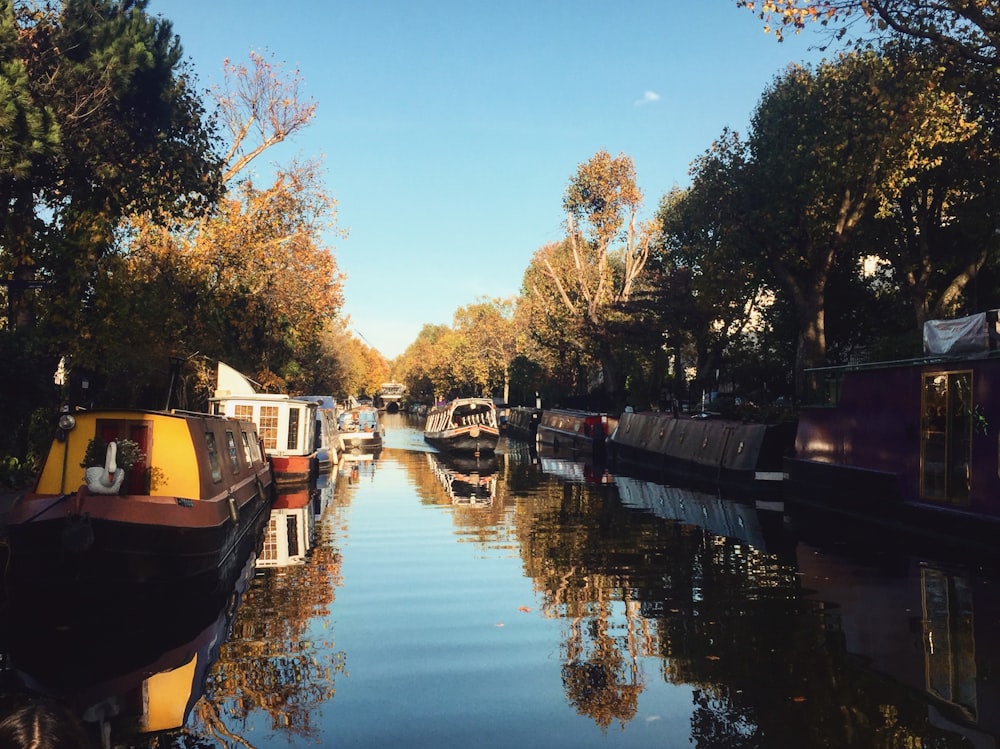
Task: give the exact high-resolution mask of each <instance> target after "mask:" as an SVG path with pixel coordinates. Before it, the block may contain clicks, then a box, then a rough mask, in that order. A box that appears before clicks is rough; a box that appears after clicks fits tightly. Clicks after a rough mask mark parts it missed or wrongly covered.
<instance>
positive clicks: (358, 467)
mask: <svg viewBox="0 0 1000 749" xmlns="http://www.w3.org/2000/svg"><path fill="white" fill-rule="evenodd" d="M377 465H378V461H377V460H376V456H375V455H374V454H372V453H344V455H343V457H342V458H341V460H340V466H339V467H338V468H337V473H338V475H339V477H340V478H343V479H344V480H345V481H347V483H348V484H357V483H359V482H360V481H361V480H362V479H368V480H369V481H370V480H373V479H374V478H375V468H376V467H377Z"/></svg>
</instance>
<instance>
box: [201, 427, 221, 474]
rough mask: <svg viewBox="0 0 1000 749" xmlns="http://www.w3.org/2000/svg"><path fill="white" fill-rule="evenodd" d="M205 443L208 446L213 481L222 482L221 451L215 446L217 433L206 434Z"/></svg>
mask: <svg viewBox="0 0 1000 749" xmlns="http://www.w3.org/2000/svg"><path fill="white" fill-rule="evenodd" d="M205 442H206V444H207V445H208V463H209V466H210V467H211V469H212V481H214V482H215V483H219V482H220V481H222V465H221V464H220V463H219V449H218V447H217V446H216V444H215V433H214V432H205Z"/></svg>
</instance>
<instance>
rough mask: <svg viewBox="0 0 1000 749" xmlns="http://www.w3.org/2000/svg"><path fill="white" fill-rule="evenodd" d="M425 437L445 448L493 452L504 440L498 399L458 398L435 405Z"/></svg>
mask: <svg viewBox="0 0 1000 749" xmlns="http://www.w3.org/2000/svg"><path fill="white" fill-rule="evenodd" d="M424 440H425V441H426V442H427V443H428V444H430V445H433V446H434V447H436V448H437V449H438V450H441V451H443V452H452V453H473V454H478V453H491V452H493V451H494V450H496V446H497V443H498V442H499V441H500V426H499V424H498V422H497V407H496V403H494V402H493V399H492V398H456V399H455V400H453V401H451V402H449V403H447V404H446V405H444V406H437V407H435V408H432V409H431V410H430V411H429V412H428V414H427V421H426V422H425V424H424Z"/></svg>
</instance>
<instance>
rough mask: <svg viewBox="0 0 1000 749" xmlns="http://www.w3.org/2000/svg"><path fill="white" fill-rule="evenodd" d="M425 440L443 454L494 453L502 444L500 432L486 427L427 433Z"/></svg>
mask: <svg viewBox="0 0 1000 749" xmlns="http://www.w3.org/2000/svg"><path fill="white" fill-rule="evenodd" d="M424 440H425V441H426V442H427V444H429V445H432V446H434V447H436V448H437V449H438V450H441V451H443V452H452V453H465V454H475V453H492V452H494V451H495V450H496V448H497V445H498V444H499V442H500V432H499V431H498V430H493V429H488V428H486V427H482V428H479V429H476V428H474V427H459V428H457V429H445V430H442V431H440V432H427V433H425V434H424Z"/></svg>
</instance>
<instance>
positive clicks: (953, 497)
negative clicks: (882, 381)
mask: <svg viewBox="0 0 1000 749" xmlns="http://www.w3.org/2000/svg"><path fill="white" fill-rule="evenodd" d="M922 391H923V392H922V399H921V423H920V495H921V496H922V497H923V498H925V499H932V500H935V499H936V500H940V501H943V502H948V503H951V504H958V505H966V504H968V503H969V488H970V487H969V484H970V478H971V467H972V409H973V404H972V372H934V373H929V374H925V375H924V376H923V387H922Z"/></svg>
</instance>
